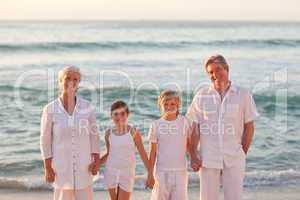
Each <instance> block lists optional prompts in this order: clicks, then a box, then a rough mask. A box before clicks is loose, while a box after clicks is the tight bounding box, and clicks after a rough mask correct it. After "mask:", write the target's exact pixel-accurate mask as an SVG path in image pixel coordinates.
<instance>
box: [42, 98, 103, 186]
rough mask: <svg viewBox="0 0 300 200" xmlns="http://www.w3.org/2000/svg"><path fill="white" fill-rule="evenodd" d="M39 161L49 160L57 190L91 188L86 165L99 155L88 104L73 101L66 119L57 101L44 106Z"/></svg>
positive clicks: (78, 100)
mask: <svg viewBox="0 0 300 200" xmlns="http://www.w3.org/2000/svg"><path fill="white" fill-rule="evenodd" d="M40 147H41V153H42V158H43V159H47V158H52V167H53V169H54V172H55V181H54V183H53V186H54V187H55V188H57V189H83V188H86V187H87V186H89V185H91V184H92V175H91V174H90V172H88V165H89V164H90V163H91V162H92V155H91V154H92V153H99V152H100V149H99V134H98V128H97V126H96V117H95V114H94V112H93V110H92V108H91V105H90V103H89V102H88V101H86V100H83V99H81V98H77V101H76V105H75V109H74V112H73V114H72V115H69V114H68V113H67V112H66V110H65V109H64V107H63V104H62V102H61V100H60V99H59V98H58V99H56V100H54V101H53V102H51V103H49V104H48V105H46V106H45V107H44V109H43V114H42V119H41V136H40Z"/></svg>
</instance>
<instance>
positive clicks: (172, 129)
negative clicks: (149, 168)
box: [148, 115, 191, 171]
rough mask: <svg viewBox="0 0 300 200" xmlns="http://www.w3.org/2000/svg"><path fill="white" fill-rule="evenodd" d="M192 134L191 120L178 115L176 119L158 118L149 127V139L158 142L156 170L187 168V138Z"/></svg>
mask: <svg viewBox="0 0 300 200" xmlns="http://www.w3.org/2000/svg"><path fill="white" fill-rule="evenodd" d="M190 134H191V126H190V122H189V120H188V119H187V118H186V117H185V116H182V115H178V116H177V118H176V120H173V121H168V120H165V119H162V118H160V119H158V120H156V121H154V122H153V123H152V124H151V126H150V129H149V135H148V138H149V141H150V142H152V143H157V158H156V170H158V171H175V170H186V169H187V161H186V151H187V148H186V146H187V139H188V137H189V136H190Z"/></svg>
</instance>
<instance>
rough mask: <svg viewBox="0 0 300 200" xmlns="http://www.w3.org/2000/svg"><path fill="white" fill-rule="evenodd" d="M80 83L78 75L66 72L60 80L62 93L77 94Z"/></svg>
mask: <svg viewBox="0 0 300 200" xmlns="http://www.w3.org/2000/svg"><path fill="white" fill-rule="evenodd" d="M79 82H80V74H78V73H76V72H66V73H65V74H64V76H63V77H62V78H61V80H60V84H61V87H62V90H63V92H67V93H73V94H75V93H76V92H77V89H78V86H79Z"/></svg>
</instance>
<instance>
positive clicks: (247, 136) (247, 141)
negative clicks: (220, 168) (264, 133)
mask: <svg viewBox="0 0 300 200" xmlns="http://www.w3.org/2000/svg"><path fill="white" fill-rule="evenodd" d="M253 135H254V122H253V121H250V122H248V123H246V124H245V125H244V133H243V139H242V146H243V150H244V152H245V154H247V153H248V150H249V148H250V145H251V143H252V139H253Z"/></svg>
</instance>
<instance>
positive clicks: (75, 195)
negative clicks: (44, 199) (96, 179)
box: [53, 186, 93, 200]
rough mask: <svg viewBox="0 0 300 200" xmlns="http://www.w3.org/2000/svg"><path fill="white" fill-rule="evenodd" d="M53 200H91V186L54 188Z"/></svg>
mask: <svg viewBox="0 0 300 200" xmlns="http://www.w3.org/2000/svg"><path fill="white" fill-rule="evenodd" d="M53 199H54V200H93V189H92V186H88V187H86V188H84V189H80V190H65V189H54V198H53Z"/></svg>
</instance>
